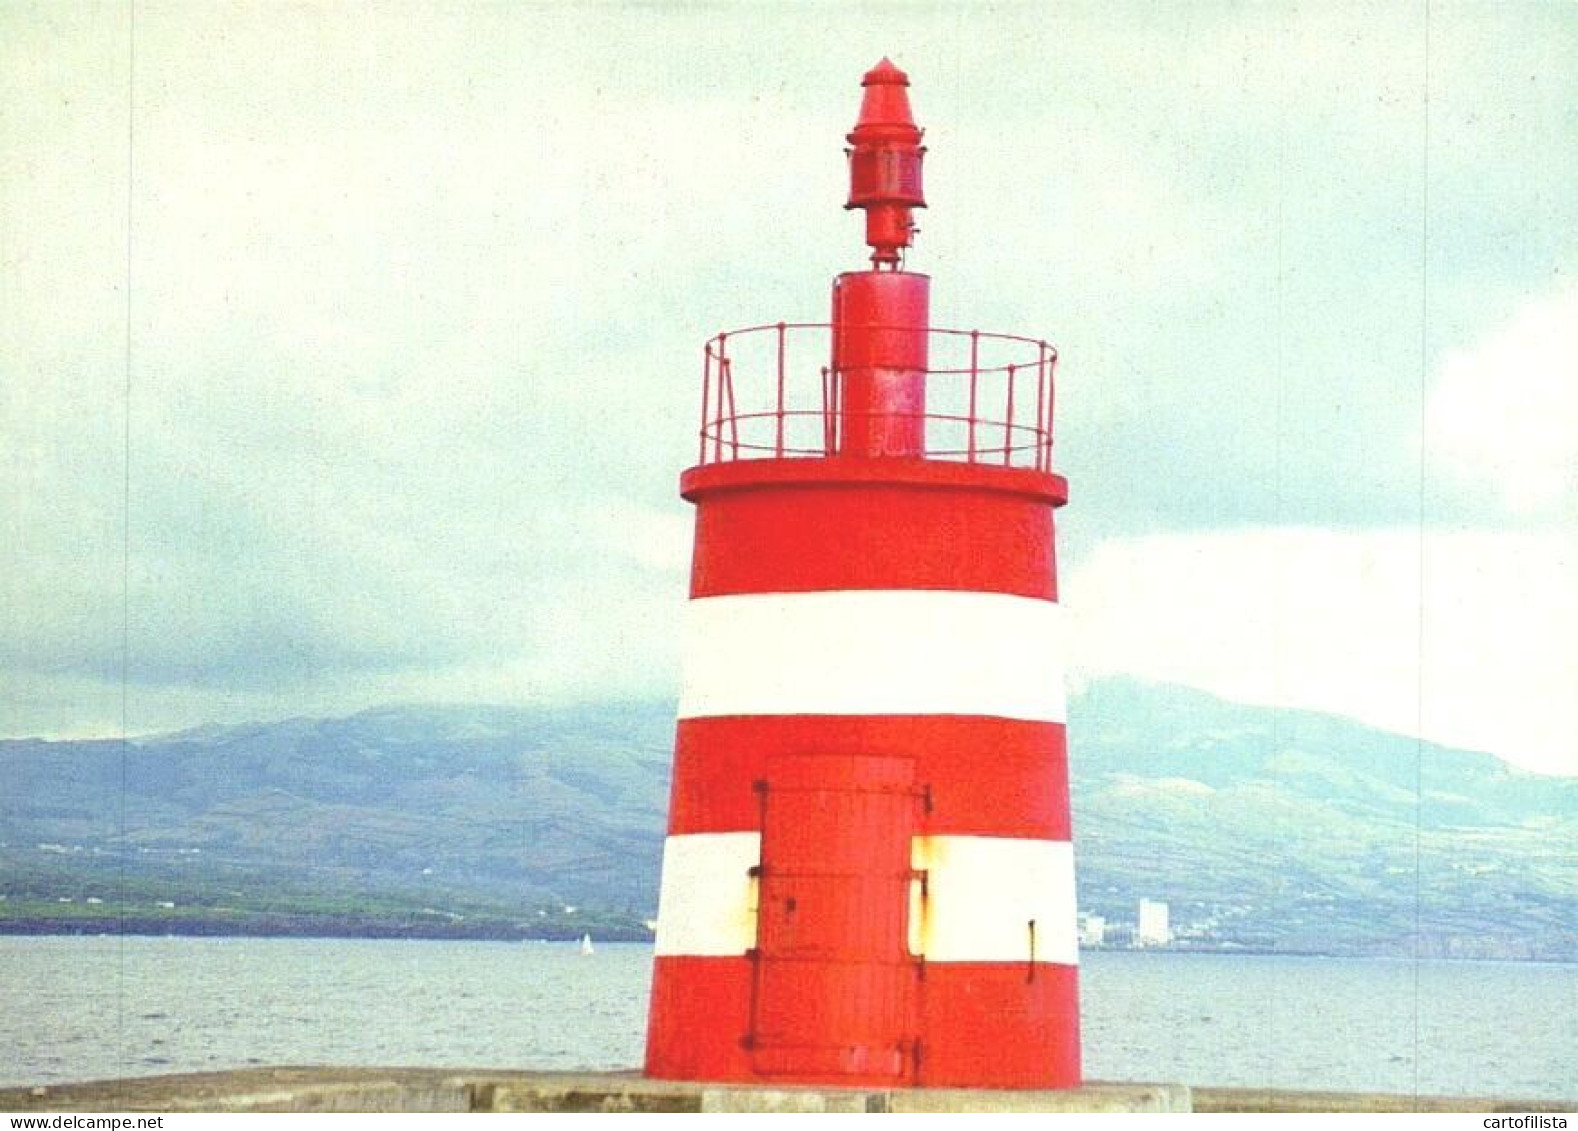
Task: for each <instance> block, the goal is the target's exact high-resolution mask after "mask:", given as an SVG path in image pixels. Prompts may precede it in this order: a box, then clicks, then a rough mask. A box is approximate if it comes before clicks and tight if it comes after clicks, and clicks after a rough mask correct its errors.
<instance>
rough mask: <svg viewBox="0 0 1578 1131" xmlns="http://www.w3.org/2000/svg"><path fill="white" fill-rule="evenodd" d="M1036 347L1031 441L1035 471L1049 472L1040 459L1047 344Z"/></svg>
mask: <svg viewBox="0 0 1578 1131" xmlns="http://www.w3.org/2000/svg"><path fill="white" fill-rule="evenodd" d="M1037 345H1038V346H1039V347H1040V348H1039V349H1038V350H1037V351H1036V428H1035V435H1034V437H1033V439H1034V441H1035V445H1036V470H1037V471H1049V470H1051V469H1050V468H1049V467H1048V466H1047V464H1046V461H1045V460H1044V459H1043V458H1042V456H1043V454H1044V453H1043V452H1042V450H1041V444H1042V441H1043V440H1044V439H1045V438H1046V434H1045V433H1044V432H1043V431H1042V430H1041V418H1042V416H1043V414H1044V413H1045V412H1046V404H1047V344H1046V343H1045V342H1038V343H1037Z"/></svg>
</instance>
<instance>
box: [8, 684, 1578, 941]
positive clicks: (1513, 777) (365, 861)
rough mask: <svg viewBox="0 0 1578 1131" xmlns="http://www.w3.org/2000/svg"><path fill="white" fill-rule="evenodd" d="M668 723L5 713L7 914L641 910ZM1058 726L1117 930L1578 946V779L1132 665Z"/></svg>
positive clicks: (545, 717) (627, 708)
mask: <svg viewBox="0 0 1578 1131" xmlns="http://www.w3.org/2000/svg"><path fill="white" fill-rule="evenodd" d="M672 736H673V712H672V707H671V706H670V705H669V704H665V703H633V704H630V703H604V704H593V705H585V706H579V707H569V708H555V709H548V708H489V707H470V706H468V707H388V708H380V709H376V710H371V711H364V712H362V713H360V714H357V715H353V716H351V717H349V718H340V719H291V720H286V721H283V722H277V723H266V724H255V725H247V726H207V727H203V728H200V729H197V730H193V731H186V732H182V733H178V734H172V735H164V736H158V737H151V738H140V739H133V740H131V741H130V742H128V743H125V744H122V743H120V742H118V741H84V742H45V741H40V740H13V741H3V742H0V930H13V931H16V930H62V929H85V930H106V929H127V930H142V931H150V930H151V931H160V930H172V931H211V932H218V931H246V932H267V933H277V932H302V933H309V932H310V933H358V934H378V933H387V934H415V935H434V936H472V937H475V936H485V937H523V936H539V937H573V936H578V935H579V934H580V933H581V932H582V931H583V930H595V931H597V932H598V933H599V934H600V935H602V936H603V937H626V938H646V937H649V935H648V933H647V930H646V928H645V926H644V925H643V920H645V919H647V918H649V917H650V916H651V915H652V913H653V911H654V910H655V905H656V890H657V877H658V868H659V861H660V857H661V850H662V830H663V824H664V814H665V809H666V805H667V793H668V771H669V758H670V746H671V742H672ZM1070 745H1071V755H1070V757H1071V773H1072V778H1073V785H1074V812H1075V825H1076V851H1077V853H1078V857H1079V862H1080V892H1081V895H1080V901H1081V906H1082V909H1084V910H1087V911H1089V912H1092V913H1095V914H1100V915H1103V916H1104V917H1106V918H1107V920H1108V921H1109V923H1111V924H1114V925H1115V926H1118V927H1119V928H1120V932H1119V933H1120V935H1121V927H1122V925H1124V924H1126V923H1132V921H1133V919H1134V914H1135V905H1136V903H1137V901H1138V899H1140V898H1141V897H1148V898H1153V899H1161V900H1166V901H1167V902H1168V903H1169V904H1170V906H1171V911H1172V922H1173V927H1174V930H1175V931H1176V932H1177V933H1178V935H1179V940H1178V944H1177V945H1180V946H1188V947H1198V948H1209V949H1223V948H1234V947H1237V948H1252V949H1264V950H1282V951H1301V952H1321V953H1379V954H1399V955H1406V954H1411V953H1416V952H1417V953H1425V954H1448V955H1461V956H1479V957H1530V958H1572V957H1575V954H1574V950H1575V944H1574V936H1575V930H1574V904H1573V894H1572V893H1573V892H1574V891H1578V782H1575V781H1574V780H1572V779H1564V778H1549V777H1540V776H1537V775H1533V774H1527V773H1522V772H1519V771H1517V770H1514V769H1512V768H1509V767H1508V766H1506V765H1505V764H1504V763H1501V762H1499V761H1498V760H1496V759H1494V758H1492V757H1490V756H1489V755H1485V754H1476V753H1470V752H1467V751H1461V750H1451V749H1447V748H1443V747H1437V746H1433V745H1431V744H1428V743H1417V742H1415V741H1414V740H1412V739H1403V738H1400V737H1398V736H1395V735H1390V734H1386V733H1383V732H1379V731H1375V730H1371V729H1368V728H1365V727H1363V726H1360V725H1358V724H1355V723H1351V722H1348V721H1345V720H1341V719H1336V718H1331V717H1328V716H1322V715H1318V714H1312V713H1305V712H1292V711H1273V710H1267V709H1265V708H1257V707H1247V706H1243V705H1239V704H1233V703H1228V702H1225V701H1222V700H1218V699H1214V698H1212V697H1210V696H1207V695H1203V694H1199V693H1196V692H1190V691H1187V690H1184V689H1181V688H1176V687H1169V686H1161V685H1149V684H1141V683H1136V682H1131V681H1125V680H1108V681H1103V682H1098V683H1096V684H1093V685H1092V686H1091V687H1090V688H1088V689H1087V690H1086V691H1085V692H1084V693H1082V694H1080V695H1077V696H1075V697H1074V698H1073V699H1072V701H1071V706H1070ZM90 900H91V901H95V902H89V901H90Z"/></svg>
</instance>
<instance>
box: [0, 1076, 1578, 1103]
mask: <svg viewBox="0 0 1578 1131" xmlns="http://www.w3.org/2000/svg"><path fill="white" fill-rule="evenodd" d="M1573 1107H1574V1105H1573V1104H1572V1103H1570V1102H1562V1101H1554V1100H1518V1099H1501V1098H1486V1097H1473V1098H1470V1097H1452V1096H1436V1097H1430V1096H1424V1097H1421V1096H1408V1095H1386V1094H1380V1093H1364V1092H1358V1093H1354V1092H1289V1091H1270V1090H1262V1089H1253V1088H1194V1089H1191V1088H1188V1087H1185V1086H1184V1085H1181V1084H1099V1083H1098V1084H1086V1085H1085V1086H1084V1087H1081V1088H1074V1089H1070V1090H1068V1091H1046V1092H1030V1091H1024V1092H1020V1091H988V1090H977V1089H940V1088H939V1089H908V1090H894V1091H874V1090H870V1089H861V1088H851V1089H833V1088H782V1089H763V1088H736V1087H724V1086H720V1085H713V1084H689V1083H674V1082H670V1081H662V1080H648V1079H645V1078H644V1077H642V1076H640V1075H638V1074H636V1073H634V1072H630V1073H623V1072H607V1073H555V1072H516V1071H507V1070H493V1069H477V1070H471V1069H443V1068H321V1067H319V1068H263V1069H247V1070H242V1071H235V1072H203V1073H193V1074H190V1075H180V1076H148V1077H141V1078H134V1079H126V1080H103V1081H95V1082H91V1083H83V1084H63V1085H58V1086H48V1087H36V1088H6V1089H0V1111H11V1112H28V1111H77V1112H133V1111H168V1112H180V1111H189V1112H199V1111H200V1112H229V1111H275V1112H280V1111H301V1112H310V1111H319V1112H333V1111H341V1112H470V1111H478V1112H490V1111H493V1112H505V1111H515V1112H528V1111H566V1112H569V1111H593V1112H595V1111H610V1112H613V1111H628V1112H640V1111H680V1112H724V1111H742V1112H746V1111H748V1112H757V1111H804V1112H967V1111H968V1112H977V1111H978V1112H1010V1111H1021V1112H1026V1111H1039V1112H1058V1111H1065V1112H1068V1111H1082V1112H1187V1111H1376V1112H1383V1111H1464V1112H1495V1111H1503V1112H1525V1113H1526V1112H1562V1111H1571V1110H1573Z"/></svg>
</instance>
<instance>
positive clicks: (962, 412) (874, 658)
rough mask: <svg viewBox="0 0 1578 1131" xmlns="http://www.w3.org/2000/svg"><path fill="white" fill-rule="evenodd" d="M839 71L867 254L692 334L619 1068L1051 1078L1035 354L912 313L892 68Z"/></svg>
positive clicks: (1065, 1006) (1054, 726) (1045, 634)
mask: <svg viewBox="0 0 1578 1131" xmlns="http://www.w3.org/2000/svg"><path fill="white" fill-rule="evenodd" d="M863 85H864V97H863V99H862V102H861V107H860V115H859V120H858V121H857V123H856V125H855V128H854V130H853V131H852V132H851V133H850V134H849V143H850V148H849V150H848V154H849V174H850V192H849V199H848V203H847V204H846V207H847V208H851V209H862V210H864V212H865V228H866V242H867V244H869V245H870V248H871V267H870V269H869V270H864V271H855V272H850V273H848V274H844V275H840V276H839V277H838V279H837V280H836V281H835V282H834V285H833V301H832V320H831V323H828V324H810V323H782V322H780V323H771V324H767V325H762V326H756V327H752V328H750V329H747V330H740V331H733V332H730V333H726V334H719V335H718V336H717V337H716V338H714V339H713V340H712V341H710V342H708V343H707V345H706V349H705V351H704V356H705V361H704V373H703V389H702V421H701V429H700V450H699V457H698V460H697V464H696V466H694V467H692V468H691V469H690V470H688V471H686V472H685V473H684V475H683V476H682V478H681V481H680V490H681V493H682V494H683V495H684V497H685V498H686V499H687V500H689V501H690V502H691V503H692V504H694V505H695V507H696V536H695V549H694V558H693V564H692V573H691V584H690V597H691V600H690V604H689V609H688V614H687V626H686V635H685V641H684V646H683V688H682V692H681V695H680V702H679V712H678V714H679V720H678V725H677V728H676V738H675V753H674V783H673V793H672V797H671V800H670V811H669V826H668V839H667V842H666V845H665V849H664V857H663V879H662V890H661V896H660V901H659V911H658V927H657V940H656V959H655V963H654V970H653V979H652V1005H651V1016H650V1021H649V1026H648V1034H647V1054H646V1071H647V1074H648V1075H649V1076H653V1077H660V1078H667V1079H679V1080H715V1081H734V1082H749V1083H758V1084H772V1085H780V1084H818V1085H852V1086H856V1085H858V1086H886V1087H909V1086H937V1087H944V1086H953V1087H1000V1088H1046V1087H1072V1086H1075V1085H1077V1084H1078V1083H1079V1082H1080V1056H1079V1010H1078V995H1077V988H1076V980H1077V979H1076V975H1077V967H1076V962H1077V951H1076V938H1075V900H1074V860H1073V852H1072V849H1071V846H1070V831H1069V805H1068V771H1067V759H1066V743H1065V737H1064V694H1063V651H1064V649H1063V625H1062V617H1061V615H1060V609H1059V606H1058V603H1057V570H1056V559H1055V556H1054V552H1053V511H1054V509H1055V508H1057V507H1059V506H1061V505H1062V504H1063V503H1064V502H1065V501H1066V499H1067V484H1066V483H1065V481H1064V480H1063V478H1062V477H1061V476H1059V475H1056V474H1054V473H1053V471H1052V407H1053V406H1052V400H1053V398H1052V392H1053V370H1054V366H1055V362H1056V356H1057V355H1056V351H1055V350H1053V348H1052V347H1051V346H1049V345H1047V343H1045V342H1044V341H1040V340H1037V339H1034V338H1026V337H1020V336H1016V335H1005V334H988V333H984V332H980V331H974V330H968V331H963V330H945V329H941V328H938V327H933V326H932V325H931V320H930V311H929V303H930V282H931V280H930V279H929V278H928V277H927V276H925V275H921V274H916V273H913V272H910V271H907V270H905V269H904V265H903V256H904V252H905V249H906V248H908V247H909V246H910V244H911V242H912V237H913V235H914V230H915V229H914V225H913V219H912V215H913V210H914V209H916V208H921V207H924V206H925V203H926V202H925V198H924V194H923V191H922V184H921V163H922V159H923V157H924V155H925V149H924V148H923V147H922V146H921V131H920V130H919V129H918V128H917V127H916V125H915V122H914V119H913V117H912V115H911V112H910V104H909V94H908V87H909V80H908V79H907V78H906V77H905V75H904V73H903V72H902V71H900V70H899V69H898V68H896V67H895V66H893V64H892V63H890V62H888V61H887V60H886V59H884V60H883V61H882V62H881V63H879V64H878V65H877V66H876V67H875V68H873V69H872V70H871V71H870V72H869V73H867V74H866V76H865V79H864V83H863Z"/></svg>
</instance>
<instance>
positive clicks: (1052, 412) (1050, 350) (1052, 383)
mask: <svg viewBox="0 0 1578 1131" xmlns="http://www.w3.org/2000/svg"><path fill="white" fill-rule="evenodd" d="M1056 419H1057V349H1056V348H1055V347H1052V346H1048V347H1047V441H1046V443H1047V470H1048V471H1051V470H1052V428H1053V421H1055V420H1056Z"/></svg>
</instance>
